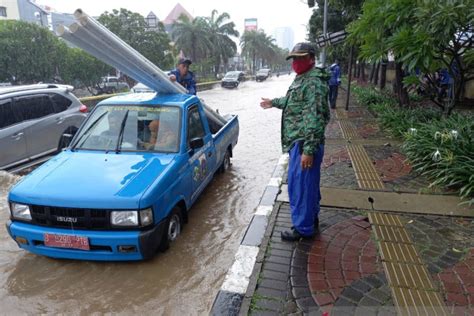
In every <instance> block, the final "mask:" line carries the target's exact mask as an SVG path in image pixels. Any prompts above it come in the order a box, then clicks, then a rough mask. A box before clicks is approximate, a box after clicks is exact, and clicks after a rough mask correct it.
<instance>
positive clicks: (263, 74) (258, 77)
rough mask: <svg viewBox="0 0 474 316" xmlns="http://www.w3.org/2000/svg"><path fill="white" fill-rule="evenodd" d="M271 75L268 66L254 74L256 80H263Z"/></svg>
mask: <svg viewBox="0 0 474 316" xmlns="http://www.w3.org/2000/svg"><path fill="white" fill-rule="evenodd" d="M271 76H272V71H271V70H270V69H268V68H262V69H259V70H258V71H257V73H256V74H255V80H256V81H265V80H267V79H268V78H269V77H271Z"/></svg>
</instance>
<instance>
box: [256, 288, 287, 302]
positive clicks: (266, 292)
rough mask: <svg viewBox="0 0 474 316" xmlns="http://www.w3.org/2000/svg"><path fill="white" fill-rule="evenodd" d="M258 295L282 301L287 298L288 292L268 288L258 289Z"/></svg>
mask: <svg viewBox="0 0 474 316" xmlns="http://www.w3.org/2000/svg"><path fill="white" fill-rule="evenodd" d="M255 293H256V294H257V295H260V296H265V297H270V298H275V299H280V300H284V299H285V298H286V296H287V291H286V290H276V289H271V288H266V287H261V286H259V287H257V290H256V291H255Z"/></svg>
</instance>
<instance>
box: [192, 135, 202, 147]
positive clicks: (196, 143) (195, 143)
mask: <svg viewBox="0 0 474 316" xmlns="http://www.w3.org/2000/svg"><path fill="white" fill-rule="evenodd" d="M202 146H204V140H203V139H202V138H201V137H197V138H193V139H191V140H190V141H189V147H191V149H198V148H201V147H202Z"/></svg>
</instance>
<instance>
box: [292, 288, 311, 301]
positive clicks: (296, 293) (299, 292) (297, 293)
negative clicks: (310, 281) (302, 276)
mask: <svg viewBox="0 0 474 316" xmlns="http://www.w3.org/2000/svg"><path fill="white" fill-rule="evenodd" d="M291 292H292V294H293V297H294V298H295V299H299V298H304V297H311V291H310V290H309V288H308V287H306V286H305V287H299V286H294V287H292V288H291Z"/></svg>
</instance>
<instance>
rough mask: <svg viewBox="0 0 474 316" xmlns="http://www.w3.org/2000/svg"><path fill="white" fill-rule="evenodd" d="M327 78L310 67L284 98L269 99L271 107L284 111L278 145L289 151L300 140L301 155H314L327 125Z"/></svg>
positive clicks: (324, 74) (321, 71)
mask: <svg viewBox="0 0 474 316" xmlns="http://www.w3.org/2000/svg"><path fill="white" fill-rule="evenodd" d="M328 79H329V75H328V74H327V73H326V72H325V71H324V70H322V69H319V68H313V69H311V70H309V71H307V72H305V73H303V74H301V75H298V76H296V78H295V80H294V81H293V83H292V84H291V86H290V87H289V88H288V92H287V93H286V96H284V97H282V98H276V99H273V100H272V107H276V108H279V109H282V110H283V114H282V117H281V144H282V147H283V152H288V151H289V150H290V148H291V146H292V145H293V143H294V142H296V141H303V153H304V154H306V155H313V154H314V152H315V151H316V150H317V146H318V145H319V144H323V143H324V131H325V129H326V125H327V124H328V122H329V116H330V112H329V106H328Z"/></svg>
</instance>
